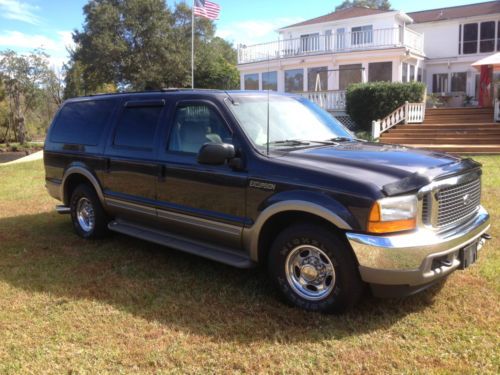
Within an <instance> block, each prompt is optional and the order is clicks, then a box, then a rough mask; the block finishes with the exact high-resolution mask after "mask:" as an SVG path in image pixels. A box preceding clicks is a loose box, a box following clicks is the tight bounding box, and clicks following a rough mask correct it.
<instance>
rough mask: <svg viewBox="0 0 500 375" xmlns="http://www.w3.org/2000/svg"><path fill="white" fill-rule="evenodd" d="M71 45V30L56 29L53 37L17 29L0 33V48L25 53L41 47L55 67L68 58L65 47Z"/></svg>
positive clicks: (71, 46) (72, 44)
mask: <svg viewBox="0 0 500 375" xmlns="http://www.w3.org/2000/svg"><path fill="white" fill-rule="evenodd" d="M0 1H1V0H0ZM73 46H74V43H73V40H72V38H71V31H58V32H57V33H56V35H55V37H54V38H50V37H48V36H46V35H39V34H35V35H31V34H25V33H22V32H19V31H5V32H3V33H0V50H2V49H12V50H14V51H16V52H18V53H26V52H29V51H31V50H33V49H35V48H42V49H43V50H44V51H45V52H47V54H48V55H49V56H50V58H49V60H50V63H51V64H52V65H54V66H56V67H60V66H61V65H62V64H63V63H64V62H66V61H67V60H68V57H69V54H68V51H67V49H68V48H69V49H71V48H73Z"/></svg>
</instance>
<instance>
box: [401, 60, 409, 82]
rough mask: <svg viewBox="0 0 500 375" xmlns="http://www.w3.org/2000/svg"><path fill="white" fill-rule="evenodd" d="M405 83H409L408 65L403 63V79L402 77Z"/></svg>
mask: <svg viewBox="0 0 500 375" xmlns="http://www.w3.org/2000/svg"><path fill="white" fill-rule="evenodd" d="M402 81H403V82H408V64H407V63H403V77H402Z"/></svg>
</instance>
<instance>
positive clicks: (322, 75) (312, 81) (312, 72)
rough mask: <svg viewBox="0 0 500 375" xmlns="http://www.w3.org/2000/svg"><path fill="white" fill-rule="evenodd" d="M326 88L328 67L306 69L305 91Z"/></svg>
mask: <svg viewBox="0 0 500 375" xmlns="http://www.w3.org/2000/svg"><path fill="white" fill-rule="evenodd" d="M326 90H328V67H326V66H322V67H319V68H309V69H307V91H326Z"/></svg>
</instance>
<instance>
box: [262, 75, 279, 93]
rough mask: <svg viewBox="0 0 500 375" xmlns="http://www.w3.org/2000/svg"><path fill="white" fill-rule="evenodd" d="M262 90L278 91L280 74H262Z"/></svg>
mask: <svg viewBox="0 0 500 375" xmlns="http://www.w3.org/2000/svg"><path fill="white" fill-rule="evenodd" d="M262 90H273V91H278V73H277V72H266V73H262Z"/></svg>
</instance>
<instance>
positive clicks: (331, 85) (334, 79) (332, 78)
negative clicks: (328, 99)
mask: <svg viewBox="0 0 500 375" xmlns="http://www.w3.org/2000/svg"><path fill="white" fill-rule="evenodd" d="M338 68H339V67H338V65H337V66H336V65H328V70H335V69H338ZM338 89H339V79H338V72H336V71H332V72H328V87H327V90H338Z"/></svg>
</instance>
